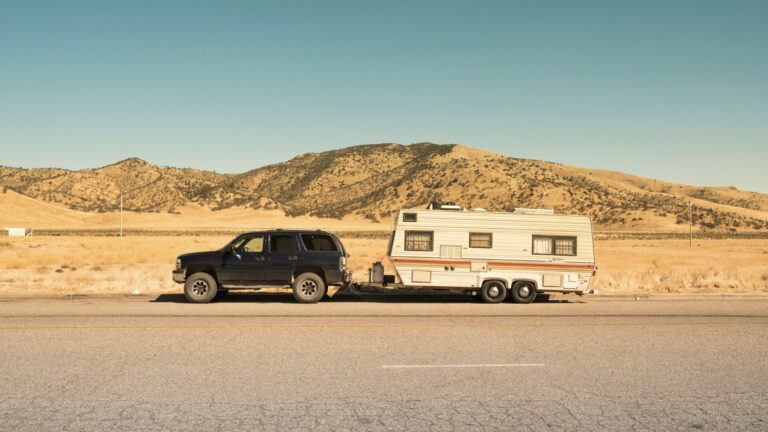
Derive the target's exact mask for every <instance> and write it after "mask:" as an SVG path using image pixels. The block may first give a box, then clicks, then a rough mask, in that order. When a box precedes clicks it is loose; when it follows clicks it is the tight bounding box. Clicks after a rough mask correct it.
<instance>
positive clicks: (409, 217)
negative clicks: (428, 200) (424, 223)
mask: <svg viewBox="0 0 768 432" xmlns="http://www.w3.org/2000/svg"><path fill="white" fill-rule="evenodd" d="M403 222H416V213H403Z"/></svg>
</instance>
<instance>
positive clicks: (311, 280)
mask: <svg viewBox="0 0 768 432" xmlns="http://www.w3.org/2000/svg"><path fill="white" fill-rule="evenodd" d="M323 296H325V281H323V278H321V277H320V276H318V275H317V274H315V273H302V274H300V275H299V276H298V277H297V278H296V279H295V280H294V281H293V297H294V298H295V299H296V301H297V302H299V303H317V302H319V301H320V299H322V298H323Z"/></svg>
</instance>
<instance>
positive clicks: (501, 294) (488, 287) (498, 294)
mask: <svg viewBox="0 0 768 432" xmlns="http://www.w3.org/2000/svg"><path fill="white" fill-rule="evenodd" d="M480 298H481V299H483V301H484V302H485V303H501V302H503V301H504V299H505V298H507V287H506V286H505V285H504V284H503V283H502V282H499V281H485V282H483V286H482V287H481V288H480Z"/></svg>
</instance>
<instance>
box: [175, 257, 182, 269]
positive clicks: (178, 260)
mask: <svg viewBox="0 0 768 432" xmlns="http://www.w3.org/2000/svg"><path fill="white" fill-rule="evenodd" d="M176 270H181V260H180V259H179V258H176Z"/></svg>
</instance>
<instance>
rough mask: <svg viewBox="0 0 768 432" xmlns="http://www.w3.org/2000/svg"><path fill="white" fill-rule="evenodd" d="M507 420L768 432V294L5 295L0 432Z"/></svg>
mask: <svg viewBox="0 0 768 432" xmlns="http://www.w3.org/2000/svg"><path fill="white" fill-rule="evenodd" d="M572 300H579V299H572ZM510 429H514V430H528V429H530V430H664V431H668V430H694V431H695V430H712V431H715V430H717V431H722V430H768V300H704V301H692V300H684V301H668V300H665V301H599V300H586V301H574V302H568V303H559V302H556V303H541V304H533V305H515V304H502V305H486V304H481V303H477V302H471V301H465V300H464V299H463V298H455V297H438V298H431V297H421V298H413V297H383V298H371V299H370V300H369V301H365V302H360V301H356V300H355V299H354V298H340V299H336V300H334V301H331V302H325V303H321V304H318V305H299V304H294V303H293V302H292V301H291V300H290V298H289V297H285V296H275V295H272V296H270V295H266V296H265V295H262V296H255V295H249V296H231V298H230V299H228V300H227V301H224V302H220V303H215V304H209V305H191V304H185V303H183V302H181V298H180V297H179V296H168V295H166V296H161V297H160V298H157V299H155V298H135V299H131V298H126V299H88V298H81V299H75V300H70V301H64V300H5V301H3V300H0V431H40V430H65V431H66V430H99V431H101V430H183V431H189V430H226V431H237V430H270V431H271V430H306V431H323V430H333V431H336V430H371V431H379V430H381V431H384V430H462V431H464V430H510Z"/></svg>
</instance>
